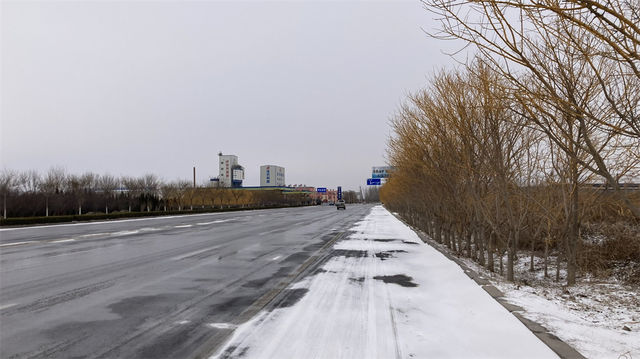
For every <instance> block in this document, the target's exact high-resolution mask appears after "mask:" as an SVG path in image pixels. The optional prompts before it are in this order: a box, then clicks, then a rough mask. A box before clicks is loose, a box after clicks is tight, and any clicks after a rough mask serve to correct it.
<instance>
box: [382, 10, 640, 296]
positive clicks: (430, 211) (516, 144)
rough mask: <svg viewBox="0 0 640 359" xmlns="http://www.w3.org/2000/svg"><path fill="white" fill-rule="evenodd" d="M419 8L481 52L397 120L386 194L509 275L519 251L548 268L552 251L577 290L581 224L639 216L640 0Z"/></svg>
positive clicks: (440, 78) (417, 97) (446, 239)
mask: <svg viewBox="0 0 640 359" xmlns="http://www.w3.org/2000/svg"><path fill="white" fill-rule="evenodd" d="M424 4H425V6H426V7H427V8H428V9H429V10H431V11H432V12H434V13H436V14H438V16H439V18H440V20H441V25H442V27H441V30H442V31H441V32H439V33H438V34H437V36H440V37H442V38H447V39H458V40H463V41H465V42H466V43H467V44H469V45H470V46H471V47H472V48H474V49H475V50H477V51H476V52H475V55H474V58H473V59H472V60H471V61H469V62H468V63H467V64H466V65H465V66H462V67H461V69H458V70H454V71H443V72H441V73H439V74H437V75H435V76H433V77H432V79H431V81H430V83H429V84H428V86H427V87H426V88H425V89H424V90H422V91H419V92H417V93H416V94H414V95H412V96H410V98H409V100H408V101H407V103H406V104H405V105H404V106H403V107H402V109H401V110H400V111H399V113H398V114H397V116H396V117H395V118H394V120H393V127H394V131H395V135H394V136H393V137H392V139H391V140H390V142H389V158H390V161H391V164H392V165H393V166H394V167H395V171H394V173H393V175H392V178H391V179H390V180H389V181H388V182H387V184H386V185H385V186H383V188H382V190H381V194H380V196H381V199H382V201H383V202H384V203H385V204H387V205H388V206H390V207H392V208H394V209H395V210H397V211H399V212H400V213H402V214H403V215H404V216H405V217H406V218H407V219H408V220H409V221H410V222H412V223H413V224H416V225H418V226H421V227H423V228H425V229H426V230H427V231H428V232H429V233H430V234H431V235H432V236H433V238H435V239H436V240H437V241H440V242H443V243H445V244H446V245H447V246H449V247H450V248H451V249H452V250H455V251H457V252H459V253H461V254H463V255H466V256H469V257H471V258H474V259H475V260H477V261H478V262H479V263H481V264H482V265H485V266H487V267H488V268H489V269H490V270H494V269H495V265H496V263H495V259H496V258H499V259H500V260H499V263H498V265H499V267H500V270H501V271H502V270H503V266H504V265H506V277H507V279H508V280H514V279H515V277H514V262H515V261H516V259H517V251H518V250H519V249H520V248H523V247H526V248H529V249H531V255H532V257H531V268H533V253H534V252H535V251H536V250H539V251H540V252H542V253H544V258H545V274H546V266H547V255H548V253H549V251H550V250H557V251H558V254H559V256H558V260H560V258H562V260H563V261H564V262H565V263H566V267H567V284H569V285H572V284H574V283H575V281H576V273H577V269H578V264H579V263H578V261H579V253H578V252H579V251H580V248H582V238H583V236H582V234H581V229H582V228H583V225H584V224H585V222H593V221H627V222H628V223H630V224H632V225H636V226H637V223H638V220H640V201H638V192H634V191H629V190H628V187H625V186H624V185H623V183H624V182H633V181H636V182H637V181H638V178H639V177H638V176H639V175H640V167H639V164H640V131H639V130H640V72H639V71H638V69H639V68H640V67H639V66H640V57H639V56H640V55H639V53H640V52H639V51H638V50H639V48H638V47H639V46H640V32H639V31H638V26H637V24H639V23H640V18H639V17H638V15H639V13H638V11H639V10H638V9H640V6H638V5H639V4H640V3H639V2H638V1H605V2H604V3H603V2H592V1H590V0H565V1H553V0H536V1H531V2H527V1H519V0H518V1H511V0H504V1H503V0H473V1H450V0H427V1H424ZM594 184H602V186H594ZM503 255H506V264H505V263H503V260H502V258H503ZM635 256H636V257H637V258H636V257H634V258H632V259H635V260H640V253H637V254H636V255H635ZM559 267H560V266H559V265H557V266H556V268H557V269H558V268H559ZM557 273H558V272H557ZM557 275H558V274H556V276H557Z"/></svg>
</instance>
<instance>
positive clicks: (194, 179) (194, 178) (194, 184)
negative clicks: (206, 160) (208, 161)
mask: <svg viewBox="0 0 640 359" xmlns="http://www.w3.org/2000/svg"><path fill="white" fill-rule="evenodd" d="M193 188H196V166H193Z"/></svg>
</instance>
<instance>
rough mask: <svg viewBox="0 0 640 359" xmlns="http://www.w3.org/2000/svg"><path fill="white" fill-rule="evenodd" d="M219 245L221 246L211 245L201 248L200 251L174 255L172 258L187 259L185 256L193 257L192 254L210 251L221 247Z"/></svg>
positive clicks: (174, 259) (173, 259)
mask: <svg viewBox="0 0 640 359" xmlns="http://www.w3.org/2000/svg"><path fill="white" fill-rule="evenodd" d="M219 247H220V246H213V247H209V248H205V249H201V250H199V251H195V252H191V253H187V254H183V255H181V256H176V257H173V258H171V260H172V261H179V260H182V259H185V258H189V257H191V256H195V255H197V254H200V253H204V252H206V251H210V250H213V249H216V248H219Z"/></svg>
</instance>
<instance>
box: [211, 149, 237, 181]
mask: <svg viewBox="0 0 640 359" xmlns="http://www.w3.org/2000/svg"><path fill="white" fill-rule="evenodd" d="M218 165H219V168H220V174H219V175H218V178H217V179H215V178H214V179H212V180H211V181H212V182H217V186H219V187H242V181H243V180H244V168H243V167H242V166H240V165H239V164H238V156H236V155H223V154H222V152H220V153H218Z"/></svg>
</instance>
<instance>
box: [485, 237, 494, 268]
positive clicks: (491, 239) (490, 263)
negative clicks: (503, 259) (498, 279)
mask: <svg viewBox="0 0 640 359" xmlns="http://www.w3.org/2000/svg"><path fill="white" fill-rule="evenodd" d="M494 240H495V234H494V233H493V232H491V233H489V247H488V248H487V268H488V269H489V271H490V272H492V273H493V272H495V263H494V260H493V252H494V249H493V247H494V242H495V241H494Z"/></svg>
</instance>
